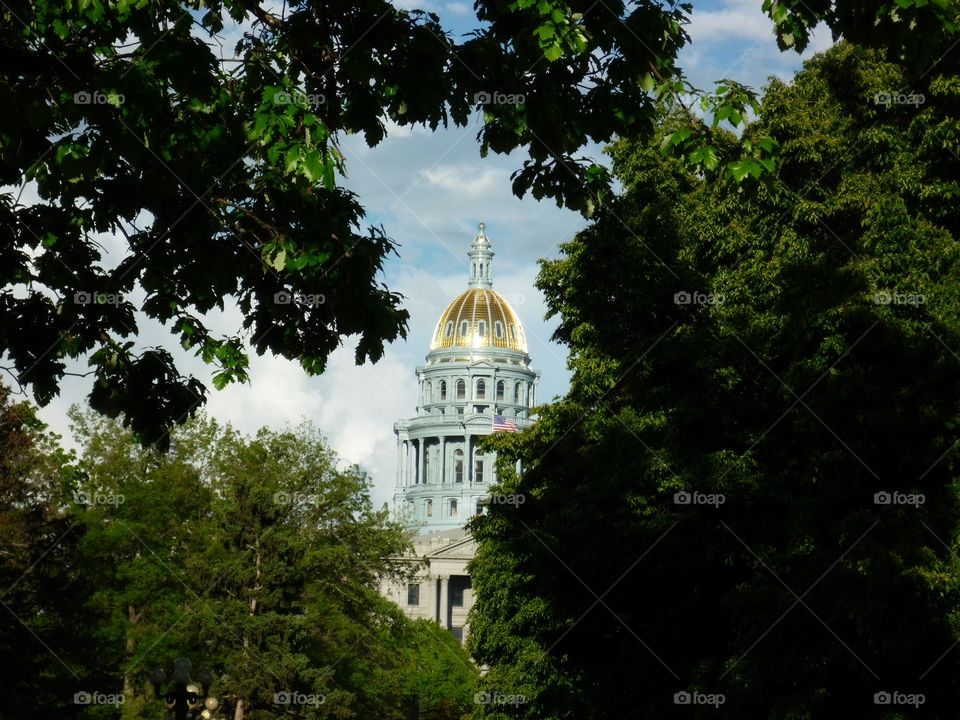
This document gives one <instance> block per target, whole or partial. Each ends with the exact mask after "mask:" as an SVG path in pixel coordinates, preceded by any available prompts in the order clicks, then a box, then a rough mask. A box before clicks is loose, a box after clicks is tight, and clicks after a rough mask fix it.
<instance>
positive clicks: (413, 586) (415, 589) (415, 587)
mask: <svg viewBox="0 0 960 720" xmlns="http://www.w3.org/2000/svg"><path fill="white" fill-rule="evenodd" d="M419 604H420V583H410V584H409V585H407V605H419Z"/></svg>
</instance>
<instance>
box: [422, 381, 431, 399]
mask: <svg viewBox="0 0 960 720" xmlns="http://www.w3.org/2000/svg"><path fill="white" fill-rule="evenodd" d="M432 400H433V383H432V382H430V381H429V380H427V382H426V384H425V385H424V386H423V401H424V403H428V402H431V401H432Z"/></svg>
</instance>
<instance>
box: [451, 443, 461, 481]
mask: <svg viewBox="0 0 960 720" xmlns="http://www.w3.org/2000/svg"><path fill="white" fill-rule="evenodd" d="M453 481H454V482H458V483H462V482H463V450H454V451H453Z"/></svg>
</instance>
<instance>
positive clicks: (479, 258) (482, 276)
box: [467, 220, 493, 288]
mask: <svg viewBox="0 0 960 720" xmlns="http://www.w3.org/2000/svg"><path fill="white" fill-rule="evenodd" d="M486 227H487V226H486V224H485V223H484V222H483V221H482V220H481V221H480V223H479V224H478V225H477V236H476V237H475V238H474V239H473V243H472V244H471V245H470V252H468V253H467V257H469V258H470V282H469V286H470V287H472V288H478V287H479V288H489V287H492V286H493V277H492V274H491V273H492V271H491V265H492V261H493V251H492V250H490V239H489V238H488V237H487V235H486V232H485V230H486Z"/></svg>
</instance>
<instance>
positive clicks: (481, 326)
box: [477, 320, 487, 337]
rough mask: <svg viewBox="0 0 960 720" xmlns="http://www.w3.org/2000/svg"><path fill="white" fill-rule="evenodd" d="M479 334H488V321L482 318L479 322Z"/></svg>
mask: <svg viewBox="0 0 960 720" xmlns="http://www.w3.org/2000/svg"><path fill="white" fill-rule="evenodd" d="M477 335H479V336H480V337H486V335H487V321H486V320H481V321H480V322H478V323H477Z"/></svg>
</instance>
